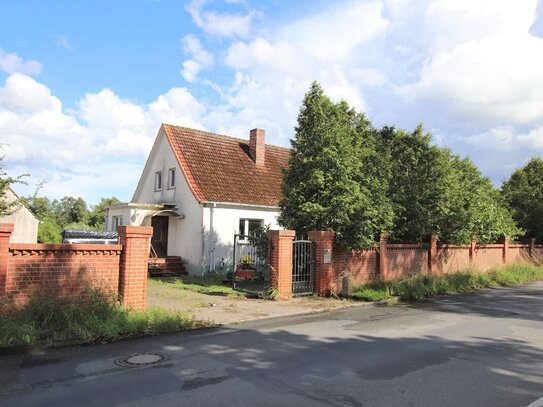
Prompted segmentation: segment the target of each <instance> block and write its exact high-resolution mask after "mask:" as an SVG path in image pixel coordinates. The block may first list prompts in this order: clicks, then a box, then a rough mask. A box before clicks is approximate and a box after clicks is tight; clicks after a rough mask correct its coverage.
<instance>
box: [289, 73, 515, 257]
mask: <svg viewBox="0 0 543 407" xmlns="http://www.w3.org/2000/svg"><path fill="white" fill-rule="evenodd" d="M291 144H292V149H291V156H290V160H289V166H288V168H287V169H286V170H285V176H284V180H283V194H284V198H283V200H282V201H281V202H280V207H281V211H282V212H281V215H280V218H279V222H280V224H281V225H283V226H285V227H287V228H291V229H295V230H297V231H298V232H302V233H305V232H306V231H308V230H334V231H336V241H337V242H338V243H339V244H340V245H342V246H343V247H346V248H350V249H359V248H365V247H369V246H371V245H373V244H374V243H375V239H376V237H377V235H378V234H379V233H382V232H387V233H389V234H390V238H391V240H392V241H397V242H404V243H416V242H421V241H425V240H426V239H428V238H429V235H430V234H434V233H435V234H438V236H440V238H441V240H442V241H443V242H448V243H467V242H469V241H470V240H471V239H472V238H475V239H477V240H478V241H479V242H481V243H489V242H493V241H495V240H497V239H498V238H500V237H502V236H503V235H508V236H515V235H518V234H519V233H520V230H519V229H518V228H517V226H516V224H515V222H514V220H513V218H512V216H511V214H510V211H509V210H508V208H507V206H506V205H505V204H504V202H503V199H502V198H501V196H500V194H499V191H497V190H496V189H494V187H493V186H492V183H491V182H490V180H489V179H488V178H486V177H484V176H482V174H481V173H480V171H479V169H478V168H477V167H476V166H475V165H474V164H473V163H472V162H471V161H470V160H469V159H467V158H464V159H462V158H460V157H459V156H457V155H455V154H453V153H452V152H451V151H449V150H448V149H445V148H441V147H438V146H435V145H433V144H432V137H431V135H430V134H429V133H425V132H424V129H423V127H422V125H419V126H418V127H417V128H416V129H415V130H414V131H413V132H406V131H404V130H401V129H395V128H394V127H390V126H384V127H383V128H381V129H380V130H376V129H374V128H373V127H372V125H371V123H370V122H369V121H368V120H367V119H366V117H365V116H364V115H363V114H362V113H359V112H357V111H356V110H355V109H353V108H351V107H350V106H349V105H348V104H347V103H346V102H344V101H341V102H339V103H334V102H333V101H331V100H330V98H328V97H327V96H326V95H325V94H324V91H323V89H322V88H321V87H320V85H319V84H318V83H316V82H314V83H313V84H312V85H311V88H310V90H309V92H308V93H307V94H306V95H305V98H304V100H303V103H302V106H301V109H300V113H299V115H298V124H297V126H296V128H295V136H294V139H293V140H292V141H291Z"/></svg>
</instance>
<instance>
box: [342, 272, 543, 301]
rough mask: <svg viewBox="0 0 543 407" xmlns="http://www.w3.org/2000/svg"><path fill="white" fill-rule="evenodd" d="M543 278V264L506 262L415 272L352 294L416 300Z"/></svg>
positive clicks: (361, 297) (368, 298) (364, 298)
mask: <svg viewBox="0 0 543 407" xmlns="http://www.w3.org/2000/svg"><path fill="white" fill-rule="evenodd" d="M537 280H543V267H534V266H528V265H511V266H504V267H501V268H498V269H494V270H491V271H488V272H484V273H482V272H481V273H477V272H474V271H465V272H459V273H453V274H445V275H440V276H413V277H405V278H402V279H399V280H397V281H391V282H387V283H381V282H378V283H373V284H367V285H363V286H360V287H356V288H355V289H354V290H353V294H352V297H353V298H355V299H358V300H362V301H380V300H385V299H387V298H390V297H394V296H399V297H400V298H401V299H403V300H407V301H417V300H422V299H424V298H428V297H433V296H436V295H444V294H453V293H463V292H470V291H475V290H479V289H482V288H494V287H500V286H511V285H517V284H524V283H529V282H532V281H537Z"/></svg>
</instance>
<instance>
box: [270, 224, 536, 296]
mask: <svg viewBox="0 0 543 407" xmlns="http://www.w3.org/2000/svg"><path fill="white" fill-rule="evenodd" d="M279 236H285V238H283V240H282V243H281V244H279V240H278V239H279ZM286 236H288V239H287V238H286ZM334 236H335V233H334V232H333V231H312V232H309V234H308V237H309V240H311V241H313V244H314V246H313V250H314V289H315V293H316V294H319V295H329V294H330V292H338V291H339V290H341V286H342V280H343V277H348V278H349V279H350V280H351V281H352V282H353V283H354V284H366V283H369V282H373V281H390V280H395V279H398V278H400V277H403V276H410V275H428V274H434V275H436V274H446V273H454V272H458V271H462V270H465V269H469V268H473V269H478V270H481V271H485V270H488V269H491V268H493V267H497V266H501V265H504V264H513V263H531V264H538V265H541V264H543V245H541V244H537V245H536V244H535V240H533V239H532V241H531V242H530V244H511V243H510V242H509V240H508V239H505V238H504V239H502V241H501V243H498V244H487V245H479V244H477V242H475V241H472V242H471V244H470V245H463V246H462V245H439V244H438V240H437V237H436V236H433V237H432V238H431V239H430V242H429V243H427V244H389V243H388V241H387V237H386V236H381V239H380V240H379V242H378V244H376V246H375V247H374V248H372V249H370V250H345V249H341V248H340V247H338V246H337V245H334V243H333V242H334ZM269 237H270V241H271V246H272V249H271V252H270V253H272V254H273V256H272V257H270V265H271V270H272V286H273V287H275V288H278V291H279V297H280V298H284V299H286V298H290V297H292V288H291V286H292V283H291V282H292V240H293V239H294V232H293V231H281V232H280V234H279V233H277V231H272V232H271V233H270V234H269ZM287 241H288V242H287ZM330 254H331V257H330ZM278 258H281V259H283V260H282V262H278V261H277V260H276V259H278ZM325 258H326V259H327V260H326V261H325ZM289 261H290V263H289ZM289 282H290V283H289Z"/></svg>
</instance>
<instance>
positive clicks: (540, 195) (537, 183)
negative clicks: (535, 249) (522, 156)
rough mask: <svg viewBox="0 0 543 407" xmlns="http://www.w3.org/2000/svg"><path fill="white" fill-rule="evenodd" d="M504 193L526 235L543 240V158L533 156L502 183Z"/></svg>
mask: <svg viewBox="0 0 543 407" xmlns="http://www.w3.org/2000/svg"><path fill="white" fill-rule="evenodd" d="M502 194H503V196H504V198H505V200H506V201H507V203H508V204H509V206H510V207H511V209H512V210H513V216H514V218H515V220H516V221H517V222H518V224H519V226H520V227H522V228H523V229H525V236H526V237H535V238H536V239H537V240H539V241H543V159H541V158H532V159H531V160H530V161H529V162H528V163H527V164H526V165H525V166H524V167H522V168H520V169H518V170H516V171H515V172H513V174H512V175H511V177H510V178H509V179H508V180H507V181H505V182H504V183H503V185H502Z"/></svg>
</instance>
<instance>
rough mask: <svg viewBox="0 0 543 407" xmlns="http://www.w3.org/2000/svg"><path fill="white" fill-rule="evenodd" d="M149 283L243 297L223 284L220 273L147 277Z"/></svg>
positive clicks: (204, 292) (203, 292) (202, 292)
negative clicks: (167, 277) (160, 277)
mask: <svg viewBox="0 0 543 407" xmlns="http://www.w3.org/2000/svg"><path fill="white" fill-rule="evenodd" d="M148 281H149V284H154V285H166V286H170V287H175V288H179V289H181V290H188V291H194V292H197V293H201V294H210V295H223V296H225V297H245V295H244V294H243V293H241V292H239V291H235V290H234V289H232V287H231V286H228V285H225V284H223V277H222V276H221V275H220V274H210V275H205V276H183V277H178V278H169V279H167V280H157V279H149V280H148Z"/></svg>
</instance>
